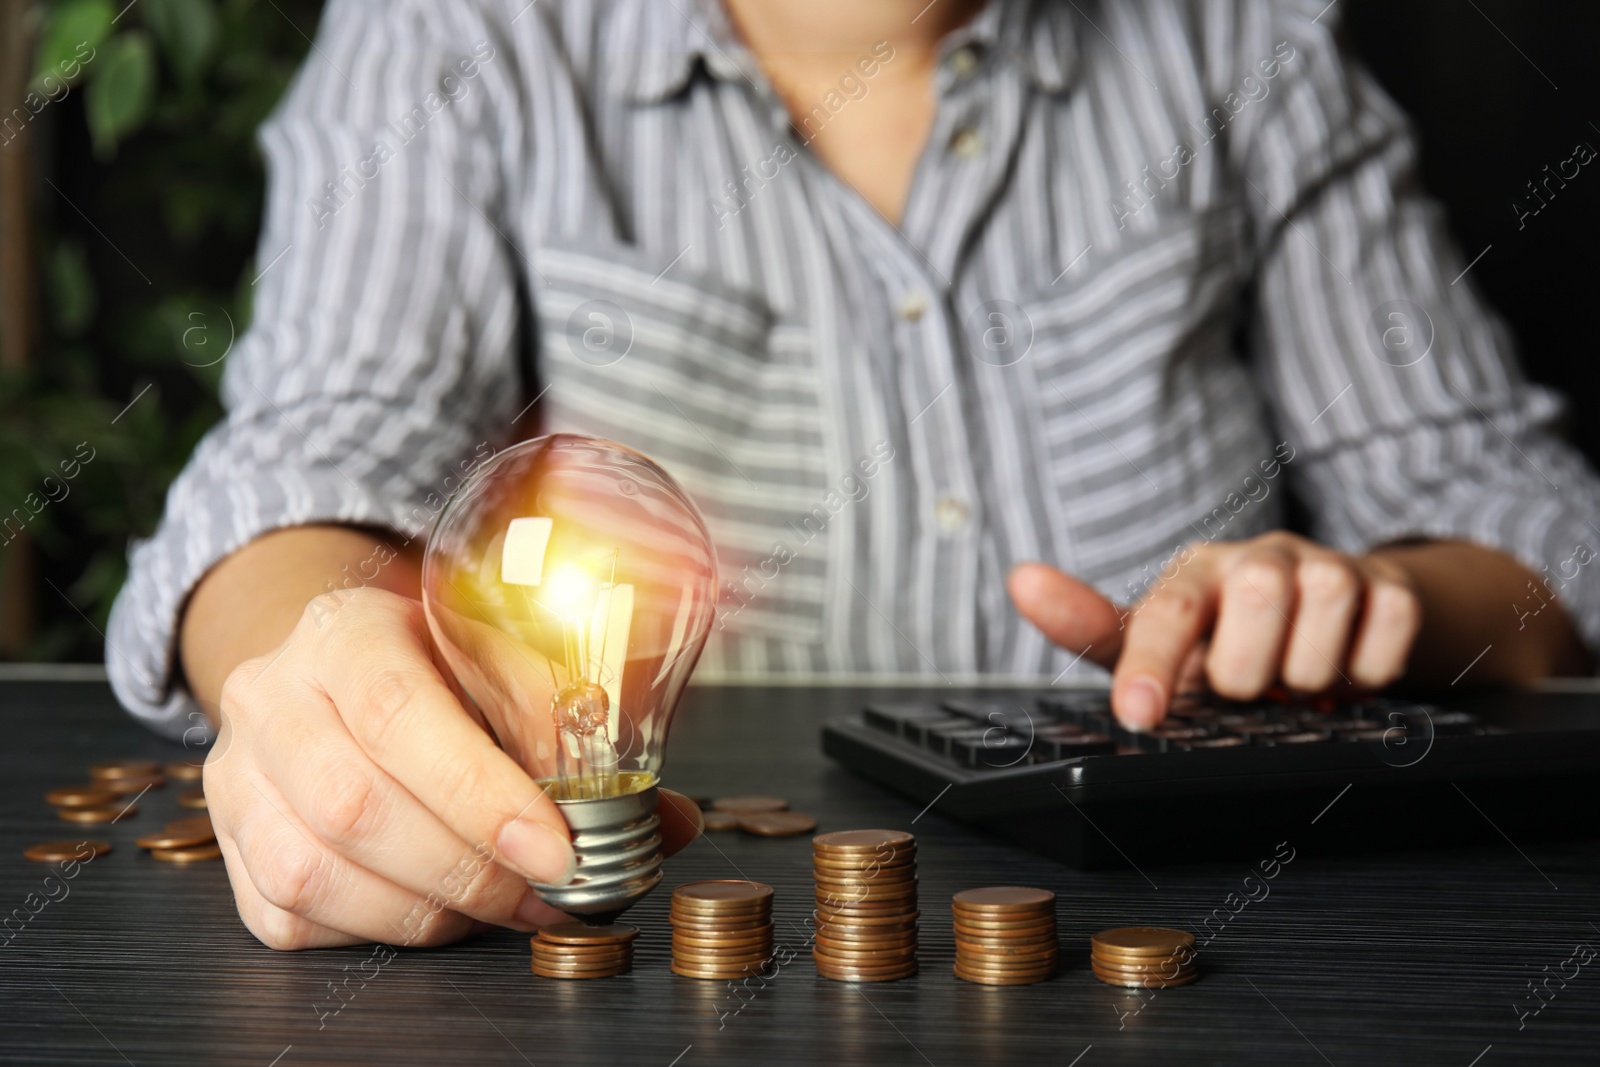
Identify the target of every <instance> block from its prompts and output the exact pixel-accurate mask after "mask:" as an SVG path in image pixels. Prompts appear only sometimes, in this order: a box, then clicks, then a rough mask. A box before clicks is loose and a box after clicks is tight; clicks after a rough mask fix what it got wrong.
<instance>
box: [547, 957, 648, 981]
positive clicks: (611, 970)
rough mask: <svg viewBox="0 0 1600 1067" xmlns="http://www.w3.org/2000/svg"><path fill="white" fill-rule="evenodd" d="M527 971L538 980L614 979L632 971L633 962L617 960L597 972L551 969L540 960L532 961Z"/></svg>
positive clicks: (564, 968) (565, 968) (560, 968)
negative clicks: (538, 978)
mask: <svg viewBox="0 0 1600 1067" xmlns="http://www.w3.org/2000/svg"><path fill="white" fill-rule="evenodd" d="M529 969H530V970H531V971H533V973H534V974H536V975H538V976H539V977H540V978H561V979H584V978H615V977H616V976H617V975H619V974H627V973H628V972H629V971H631V970H633V960H632V959H626V960H619V961H617V962H616V963H615V964H613V965H612V966H610V967H606V968H603V969H599V970H575V969H572V968H567V967H552V966H550V965H549V964H546V963H544V962H542V961H540V960H534V961H533V962H532V963H531V964H530V966H529Z"/></svg>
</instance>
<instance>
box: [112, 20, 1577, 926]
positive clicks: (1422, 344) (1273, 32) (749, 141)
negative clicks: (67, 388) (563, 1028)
mask: <svg viewBox="0 0 1600 1067" xmlns="http://www.w3.org/2000/svg"><path fill="white" fill-rule="evenodd" d="M1322 7H1323V5H1322V4H1321V3H1316V2H1313V3H1309V4H1305V3H1293V2H1288V0H1284V2H1281V3H1273V2H1268V0H1195V2H1192V3H1182V2H1179V0H1166V2H1159V0H1149V2H1141V0H1103V2H1101V3H1098V4H1088V3H1083V4H1071V3H1066V4H1054V3H1034V2H1030V0H992V2H990V3H989V4H987V5H984V4H982V3H978V2H975V0H935V2H933V3H926V0H882V2H880V3H876V4H856V3H850V2H848V0H823V2H815V0H814V2H809V3H804V4H802V3H799V2H798V0H724V3H722V4H720V5H719V4H718V3H717V2H716V0H698V2H696V0H615V2H613V3H604V4H597V3H589V2H570V3H558V2H556V0H545V2H543V3H537V4H534V3H525V0H509V2H506V3H497V2H491V0H483V2H480V3H473V2H467V0H413V2H408V3H393V2H391V3H376V2H373V3H361V2H357V0H340V2H335V3H333V4H332V5H331V6H330V7H329V9H328V12H327V15H326V17H325V21H324V25H323V27H322V29H321V31H320V35H319V37H318V42H317V47H316V48H315V50H314V51H313V54H312V55H311V56H310V57H309V58H308V60H307V62H306V66H305V68H304V70H303V71H302V72H301V75H300V77H299V79H298V81H297V82H296V84H295V86H294V88H293V89H292V90H291V92H290V94H289V96H288V98H287V99H286V101H285V102H284V103H283V105H282V106H281V107H280V109H279V111H278V112H277V113H276V115H275V116H274V117H273V118H272V120H271V121H270V122H269V123H268V124H267V126H266V127H265V128H264V130H263V134H262V137H263V143H264V145H265V147H266V151H267V155H268V160H269V164H270V170H271V179H272V183H271V189H272V192H271V196H270V199H269V204H268V213H267V221H266V227H265V231H264V235H263V238H262V245H261V262H262V263H264V264H266V266H265V267H264V268H263V271H262V277H261V278H260V280H259V282H258V284H257V290H258V295H257V311H256V319H255V324H254V325H253V327H252V329H251V331H250V333H249V334H248V335H247V336H246V337H245V338H244V339H242V340H241V343H240V348H239V351H238V352H237V353H236V354H235V355H234V357H233V361H232V363H231V365H230V366H229V368H228V373H227V378H226V395H227V400H228V404H229V415H228V418H227V420H226V421H225V422H224V423H223V424H222V425H221V426H219V427H218V428H216V429H215V430H214V431H213V432H212V434H211V435H210V436H209V437H208V438H207V439H206V441H205V442H204V443H203V444H202V445H201V447H200V448H199V450H198V451H197V453H196V455H195V457H194V459H193V461H192V462H191V464H190V467H189V468H188V469H187V470H186V471H185V472H184V474H183V476H182V477H181V478H180V479H179V481H178V482H177V484H176V485H175V486H174V487H173V490H172V495H171V497H170V499H169V504H168V513H167V520H166V523H165V524H164V525H163V527H162V529H161V531H160V532H159V533H158V534H157V536H156V537H155V538H154V539H153V540H152V541H151V542H149V543H146V544H143V545H140V546H138V547H137V548H136V549H135V551H134V556H133V561H134V567H133V576H132V579H131V580H130V583H129V586H128V588H127V590H126V591H125V592H124V593H123V595H122V598H121V600H120V601H119V603H118V607H117V611H116V614H115V618H114V620H113V627H112V631H111V634H110V642H109V643H110V645H111V649H112V653H111V658H110V666H111V670H112V672H113V677H114V679H115V680H116V683H117V685H118V689H119V692H120V693H121V695H122V698H123V699H124V700H125V701H126V702H127V703H128V704H129V706H130V707H131V708H133V710H134V711H135V713H136V714H138V715H140V716H142V717H144V718H145V719H147V720H148V721H150V722H151V723H152V724H154V725H156V726H157V727H158V728H162V729H166V730H168V731H170V732H174V733H176V732H178V731H180V730H182V729H183V728H184V727H186V726H189V725H191V721H190V717H191V716H194V717H196V718H198V716H199V715H200V712H199V711H197V710H196V708H197V706H198V708H201V709H206V712H207V714H209V715H210V716H211V717H212V718H213V719H217V720H219V721H220V722H221V725H222V737H221V743H220V744H219V746H218V751H217V752H215V753H214V754H213V755H212V757H211V760H210V762H209V763H208V767H207V773H206V785H207V792H208V795H209V796H210V798H211V806H212V811H213V818H214V820H215V822H216V824H217V829H218V835H219V840H220V841H221V843H222V846H223V849H224V852H225V854H226V857H227V862H228V869H229V873H230V876H231V878H232V880H233V885H234V889H235V893H236V895H237V897H238V901H239V907H240V912H241V915H242V916H243V917H244V920H245V922H246V924H247V925H248V926H249V927H250V929H251V930H253V931H254V932H255V933H256V934H257V936H258V937H260V938H261V939H262V940H263V941H264V942H265V943H267V944H269V945H272V946H275V947H280V948H290V947H305V946H313V945H329V944H340V943H346V942H349V941H353V940H360V939H374V938H375V939H393V937H394V934H393V930H394V928H395V927H396V924H397V923H399V922H401V920H402V918H403V917H405V916H408V915H415V914H417V908H418V906H419V903H425V902H427V901H430V900H437V899H438V886H439V885H440V884H441V881H445V880H451V881H459V879H458V878H455V877H454V876H452V874H451V872H452V871H454V870H458V869H459V860H460V859H461V857H463V856H466V855H469V854H471V853H472V851H473V846H474V845H475V844H477V845H479V846H482V845H484V844H487V845H488V846H490V847H492V849H493V852H494V856H495V857H496V860H497V862H495V863H489V864H482V865H480V866H481V870H482V873H481V874H475V876H474V877H473V878H472V879H471V880H469V882H468V884H466V885H465V886H464V887H462V891H461V892H460V893H459V894H455V893H453V894H451V895H450V896H449V898H448V901H447V903H448V905H449V906H448V907H442V908H435V909H434V910H433V911H432V912H430V913H429V914H428V916H427V918H426V921H425V922H424V923H422V924H421V925H420V927H419V929H418V930H417V932H416V936H415V937H412V938H408V942H409V943H438V942H441V941H447V940H449V939H452V938H455V937H459V936H461V935H462V934H464V933H465V932H467V931H468V930H469V929H471V927H472V925H473V923H474V922H487V923H494V924H502V925H511V926H517V927H519V928H526V927H527V926H529V925H530V924H531V923H533V922H536V921H538V920H539V919H540V918H541V917H543V916H544V915H545V912H544V911H542V908H541V906H540V905H539V904H538V903H537V901H535V900H534V899H533V898H532V897H531V896H529V895H528V894H527V890H526V886H525V884H524V882H523V880H522V876H524V875H527V876H532V877H535V878H538V879H541V880H544V881H554V880H559V879H560V878H562V877H563V876H564V875H565V874H569V873H570V871H571V864H572V854H571V850H570V847H569V845H568V843H567V839H566V831H565V828H564V826H563V825H562V822H561V820H560V817H559V815H557V814H555V813H554V811H553V809H552V805H551V804H550V803H549V801H548V800H546V799H545V798H543V797H542V796H541V795H540V793H539V791H538V789H537V787H536V786H535V785H534V784H533V782H532V781H531V780H529V778H528V777H527V775H526V774H524V773H523V772H522V771H521V769H520V768H518V767H517V766H516V765H515V764H514V763H513V762H511V761H510V760H509V758H507V757H506V756H505V754H504V753H502V752H500V751H499V750H498V749H496V748H495V747H494V745H493V743H492V741H491V740H490V739H489V738H488V737H487V736H486V735H485V734H484V733H483V732H482V731H481V730H479V729H478V728H477V727H476V726H475V725H474V724H473V722H472V721H471V720H470V719H469V718H468V717H467V716H466V714H465V713H464V712H463V711H462V709H461V706H460V703H459V701H458V700H457V697H456V695H455V693H454V692H453V690H452V688H451V684H450V683H449V681H448V680H447V679H446V678H445V677H443V676H441V674H440V673H439V669H438V667H437V666H436V664H435V662H434V660H433V658H432V656H431V653H430V651H429V646H428V641H427V638H426V635H425V630H424V627H423V625H422V622H421V613H420V610H419V607H418V604H417V602H416V600H415V598H416V596H417V588H418V586H417V549H418V547H419V544H420V535H423V534H425V532H426V525H427V522H428V520H429V519H430V517H431V515H432V514H434V513H435V512H436V511H437V507H438V502H439V501H441V500H442V499H443V497H444V495H445V494H447V493H448V491H449V489H450V488H451V487H452V486H453V485H454V484H456V482H457V480H458V479H459V478H460V477H461V476H462V474H463V472H464V471H467V470H470V469H471V468H472V467H473V466H474V465H475V464H476V462H478V461H480V460H481V458H482V457H483V456H485V455H487V454H489V452H490V451H491V450H492V449H494V448H495V447H498V446H499V445H500V444H502V443H504V442H505V441H506V440H508V439H511V438H512V437H513V436H514V431H515V430H516V429H517V428H518V427H519V426H523V425H525V423H523V422H519V419H523V418H524V416H526V415H527V414H528V412H529V410H530V408H531V409H533V410H534V411H535V412H536V415H535V418H536V419H537V424H538V425H539V426H540V427H541V428H542V429H544V430H574V431H580V432H586V433H593V434H598V435H601V436H606V437H611V438H614V439H617V440H620V441H622V442H624V443H627V444H630V445H632V446H634V447H636V448H639V449H641V450H642V451H644V452H646V453H647V454H650V455H652V456H653V457H655V458H656V459H658V460H659V461H661V462H662V463H663V464H664V465H665V466H666V467H667V468H668V469H669V470H671V471H672V472H673V473H674V475H676V476H677V477H678V478H679V480H680V481H681V482H682V483H683V484H684V485H685V486H686V487H687V488H688V489H689V491H690V492H691V494H692V495H694V496H695V497H696V499H697V500H698V501H699V502H700V504H701V506H702V508H703V509H704V510H705V511H706V513H707V515H708V519H709V521H710V524H711V527H712V532H713V535H714V536H715V538H716V539H717V542H718V551H719V558H720V567H721V571H722V577H723V579H724V593H723V601H722V604H721V616H722V625H721V627H720V628H719V630H718V631H717V632H716V633H715V634H714V635H713V639H712V643H711V645H710V646H709V648H708V650H707V653H706V657H705V660H704V662H703V670H705V671H708V672H711V673H720V674H736V673H756V674H760V673H767V672H827V671H860V670H867V671H877V672H898V673H918V674H930V675H933V674H943V675H946V676H948V675H950V674H954V673H962V674H972V673H997V674H1007V675H1012V676H1017V675H1021V676H1031V675H1039V676H1043V677H1045V678H1058V677H1060V676H1062V675H1064V674H1065V673H1067V672H1068V671H1080V672H1088V671H1091V670H1095V669H1099V668H1107V669H1111V670H1112V671H1113V682H1112V684H1113V703H1114V707H1115V710H1116V713H1117V714H1118V716H1119V717H1120V718H1121V719H1122V721H1123V722H1124V723H1126V724H1128V725H1129V726H1132V727H1135V728H1143V727H1149V726H1153V725H1154V724H1156V723H1157V722H1159V721H1160V719H1161V718H1162V716H1163V714H1164V713H1165V709H1166V706H1167V703H1168V701H1169V700H1170V699H1171V696H1172V694H1173V693H1174V692H1175V691H1177V690H1178V689H1180V688H1182V687H1184V686H1186V685H1189V684H1195V683H1198V682H1201V681H1204V682H1205V683H1207V684H1209V685H1210V686H1211V687H1212V688H1214V689H1215V690H1217V691H1219V692H1221V693H1223V694H1225V695H1229V696H1237V697H1249V696H1253V695H1256V694H1259V693H1261V692H1262V691H1263V690H1264V689H1266V688H1267V687H1268V686H1272V685H1277V684H1282V685H1287V686H1289V687H1292V688H1295V689H1300V690H1305V691H1319V690H1323V689H1326V688H1329V687H1332V686H1347V685H1348V686H1358V687H1378V686H1382V685H1385V684H1388V683H1389V682H1392V681H1394V680H1395V679H1397V678H1399V677H1401V676H1402V674H1404V675H1405V676H1406V677H1408V678H1411V679H1417V680H1423V681H1426V680H1429V679H1444V680H1449V679H1451V678H1453V677H1456V676H1458V675H1462V674H1463V673H1465V676H1467V677H1468V678H1470V680H1471V681H1474V682H1483V681H1491V680H1526V679H1531V678H1537V677H1540V676H1543V675H1546V674H1550V673H1555V672H1561V671H1571V670H1579V669H1582V668H1583V667H1584V665H1585V663H1586V658H1587V652H1586V648H1592V647H1593V645H1594V642H1595V641H1596V640H1597V638H1600V583H1597V582H1596V581H1595V579H1593V578H1592V577H1590V576H1588V575H1587V574H1584V573H1582V569H1581V567H1580V568H1579V571H1578V572H1577V573H1575V575H1574V576H1573V577H1571V578H1570V579H1567V578H1566V575H1565V571H1562V572H1561V575H1562V577H1561V578H1560V579H1555V578H1553V577H1552V575H1551V571H1550V568H1552V567H1555V566H1557V565H1558V564H1559V563H1560V561H1563V560H1571V559H1573V558H1575V556H1576V554H1577V553H1578V552H1579V551H1580V550H1582V549H1588V541H1587V539H1588V538H1589V537H1590V535H1591V533H1593V532H1594V529H1595V528H1594V527H1593V526H1591V519H1592V517H1593V516H1594V515H1595V514H1596V512H1597V507H1596V505H1597V503H1600V484H1597V482H1596V480H1595V477H1594V475H1593V473H1592V472H1590V471H1589V470H1588V469H1587V468H1586V467H1585V466H1584V464H1583V463H1582V461H1581V460H1580V459H1579V458H1578V457H1577V456H1576V455H1575V454H1574V453H1573V452H1572V451H1570V450H1569V449H1567V448H1566V447H1564V446H1563V445H1561V444H1560V443H1559V442H1557V441H1556V440H1555V439H1554V438H1553V437H1552V436H1551V433H1550V426H1551V423H1552V422H1553V420H1554V419H1555V417H1556V414H1557V408H1556V405H1555V404H1554V402H1553V401H1552V399H1551V398H1550V397H1549V396H1548V395H1546V394H1545V393H1543V392H1542V391H1540V390H1537V389H1535V388H1533V387H1530V386H1529V385H1527V384H1526V383H1525V382H1523V381H1522V379H1521V378H1520V376H1519V375H1518V373H1517V370H1516V367H1515V364H1514V361H1513V359H1512V357H1511V355H1510V354H1509V349H1508V348H1507V346H1506V343H1505V341H1504V339H1503V337H1502V336H1501V335H1500V333H1499V332H1498V330H1497V328H1496V326H1495V324H1494V323H1493V322H1492V320H1490V319H1489V318H1488V316H1487V315H1486V313H1485V311H1484V309H1483V308H1482V307H1481V305H1480V304H1479V302H1478V301H1477V299H1476V298H1475V297H1474V296H1473V294H1472V290H1471V281H1470V278H1467V277H1461V276H1462V275H1463V274H1464V271H1465V268H1466V264H1465V263H1464V262H1462V261H1461V259H1460V257H1459V256H1458V255H1457V254H1456V253H1455V251H1454V250H1452V249H1451V248H1450V247H1449V246H1448V244H1447V242H1446V241H1445V240H1444V238H1443V236H1442V233H1441V231H1440V229H1439V224H1438V220H1437V217H1436V213H1435V212H1434V210H1433V209H1432V208H1431V206H1430V205H1429V204H1428V203H1427V202H1426V201H1424V200H1422V199H1420V198H1419V196H1418V194H1417V191H1416V189H1415V186H1414V182H1413V176H1412V171H1411V165H1412V150H1411V146H1410V142H1409V140H1408V138H1407V136H1406V134H1405V132H1404V128H1403V123H1402V120H1401V117H1400V116H1399V115H1398V114H1397V113H1396V112H1395V110H1394V108H1393V106H1392V105H1391V104H1390V103H1389V101H1388V100H1387V99H1386V98H1385V97H1384V96H1383V95H1382V94H1381V93H1380V92H1379V91H1378V90H1377V89H1376V87H1375V86H1374V85H1373V83H1372V82H1371V80H1370V79H1369V78H1368V77H1367V76H1365V75H1364V74H1362V73H1361V72H1360V71H1358V70H1355V69H1353V68H1351V67H1350V66H1348V65H1347V64H1346V63H1345V61H1344V59H1343V57H1342V56H1341V55H1340V53H1339V50H1338V48H1337V47H1336V45H1335V42H1334V37H1333V34H1332V30H1331V28H1330V23H1331V22H1332V21H1333V19H1334V18H1335V17H1336V14H1337V13H1336V11H1333V10H1326V9H1323V10H1319V9H1322ZM1291 487H1292V488H1293V490H1294V491H1295V492H1296V493H1297V494H1298V495H1299V497H1300V499H1301V500H1302V501H1303V503H1304V504H1305V506H1306V508H1307V510H1308V511H1309V513H1310V516H1311V519H1312V523H1313V531H1314V533H1315V536H1316V540H1309V539H1304V538H1301V537H1297V536H1294V535H1290V534H1287V533H1283V532H1281V531H1280V527H1281V526H1282V525H1283V524H1284V521H1285V520H1284V503H1285V500H1286V494H1287V492H1288V491H1289V490H1290V488H1291ZM1588 551H1589V554H1590V555H1592V549H1588ZM1586 558H1587V557H1586ZM1037 560H1043V561H1047V562H1046V563H1037V562H1031V561H1037ZM1552 582H1555V583H1556V584H1552ZM1532 583H1538V585H1543V586H1546V587H1548V588H1549V589H1550V590H1552V591H1555V593H1556V595H1555V597H1554V601H1555V606H1554V607H1553V610H1550V611H1541V612H1539V613H1537V614H1536V615H1534V614H1532V613H1529V612H1521V613H1520V614H1519V612H1518V610H1517V608H1516V605H1518V604H1521V603H1522V602H1523V601H1524V599H1525V597H1526V595H1527V591H1528V589H1529V588H1530V587H1533V588H1537V586H1532ZM1558 586H1559V588H1558ZM355 587H359V589H358V591H357V593H356V595H353V596H352V595H341V596H337V597H333V598H325V599H323V600H320V601H313V598H315V597H317V596H318V594H322V593H325V591H327V590H330V589H339V590H347V589H351V588H355ZM308 601H312V610H309V611H308V610H307V603H308ZM1122 605H1131V606H1130V607H1123V606H1122ZM1508 606H1509V610H1508ZM1586 642H1587V644H1586ZM180 667H181V670H180ZM685 832H689V831H688V830H686V831H685Z"/></svg>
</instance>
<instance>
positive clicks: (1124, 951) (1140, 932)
mask: <svg viewBox="0 0 1600 1067" xmlns="http://www.w3.org/2000/svg"><path fill="white" fill-rule="evenodd" d="M1193 946H1194V935H1193V934H1191V933H1187V932H1185V931H1183V930H1170V929H1168V928H1167V927H1164V926H1119V927H1116V928H1115V929H1112V930H1101V931H1100V932H1099V933H1098V934H1095V935H1094V936H1093V937H1091V938H1090V939H1089V947H1090V949H1092V950H1093V951H1096V952H1099V951H1102V950H1104V951H1107V952H1111V953H1115V954H1116V955H1119V956H1173V955H1176V954H1177V953H1179V952H1180V951H1182V950H1183V949H1186V948H1192V947H1193Z"/></svg>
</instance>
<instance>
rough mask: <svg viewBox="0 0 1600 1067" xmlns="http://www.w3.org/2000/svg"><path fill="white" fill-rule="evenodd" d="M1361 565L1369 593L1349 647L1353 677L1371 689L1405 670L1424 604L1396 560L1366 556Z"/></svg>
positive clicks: (1384, 684)
mask: <svg viewBox="0 0 1600 1067" xmlns="http://www.w3.org/2000/svg"><path fill="white" fill-rule="evenodd" d="M1360 565H1361V569H1362V571H1363V572H1364V573H1365V574H1366V578H1367V593H1366V602H1365V604H1364V605H1363V607H1362V611H1361V618H1360V621H1359V622H1358V623H1357V624H1356V633H1355V639H1354V642H1353V644H1352V645H1351V650H1350V679H1351V681H1353V682H1355V683H1356V684H1357V685H1359V686H1364V687H1366V688H1368V689H1381V688H1383V687H1384V686H1386V685H1390V684H1392V683H1394V682H1395V681H1396V680H1397V679H1398V678H1399V677H1400V675H1401V674H1403V673H1404V672H1405V667H1406V660H1407V658H1409V656H1410V655H1411V646H1412V644H1413V643H1414V642H1415V641H1416V639H1417V631H1418V630H1419V629H1420V628H1421V626H1422V604H1421V602H1420V601H1419V600H1418V599H1417V594H1416V593H1415V592H1414V591H1413V590H1412V588H1411V583H1410V581H1409V579H1407V577H1406V576H1405V574H1404V572H1402V571H1401V570H1400V569H1399V568H1398V567H1396V566H1394V564H1392V563H1390V562H1388V561H1387V560H1378V559H1372V558H1371V557H1367V558H1364V559H1362V560H1360Z"/></svg>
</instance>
